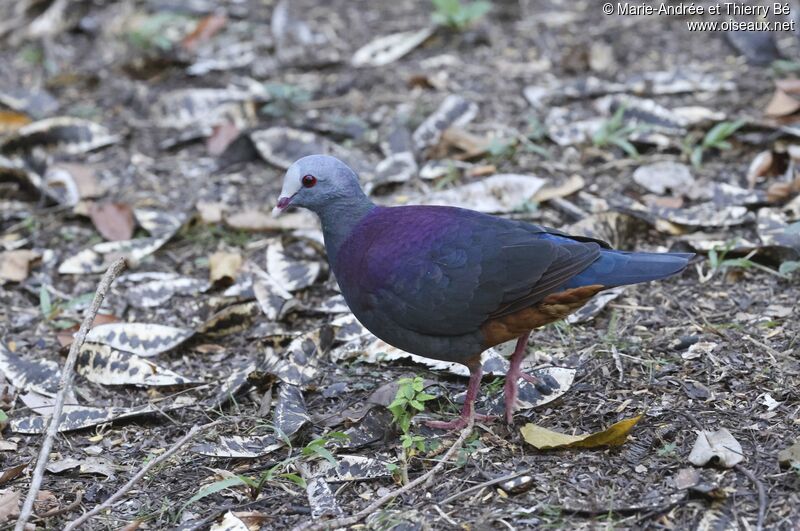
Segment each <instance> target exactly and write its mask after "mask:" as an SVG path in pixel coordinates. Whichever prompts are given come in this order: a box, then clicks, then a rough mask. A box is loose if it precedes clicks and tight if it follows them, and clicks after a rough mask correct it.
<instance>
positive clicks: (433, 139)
mask: <svg viewBox="0 0 800 531" xmlns="http://www.w3.org/2000/svg"><path fill="white" fill-rule="evenodd" d="M477 115H478V105H477V104H476V103H475V102H472V101H469V100H467V99H465V98H463V97H461V96H457V95H454V94H453V95H450V96H447V97H446V98H445V99H444V101H442V103H441V104H440V105H439V107H438V108H437V109H436V110H435V111H434V112H433V114H431V115H430V116H428V117H427V118H426V119H425V121H423V122H422V123H421V124H420V125H419V127H417V129H416V130H415V131H414V133H413V134H412V135H411V136H412V139H413V140H414V147H415V149H416V150H417V151H423V150H425V149H427V148H429V147H431V146H434V145H436V144H437V143H438V142H439V140H440V139H441V138H442V133H444V131H445V130H446V129H447V128H448V127H452V126H463V125H466V124H468V123H469V122H471V121H472V120H473V119H474V118H475V117H476V116H477Z"/></svg>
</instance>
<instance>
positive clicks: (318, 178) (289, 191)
mask: <svg viewBox="0 0 800 531" xmlns="http://www.w3.org/2000/svg"><path fill="white" fill-rule="evenodd" d="M363 197H364V192H362V191H361V186H360V185H359V183H358V176H357V175H356V173H355V172H354V171H353V170H351V169H350V168H349V167H348V166H347V164H345V163H344V162H342V161H341V160H339V159H337V158H335V157H330V156H328V155H310V156H308V157H303V158H302V159H300V160H298V161H296V162H295V163H294V164H292V165H291V166H290V167H289V169H288V170H286V175H285V176H284V177H283V188H282V189H281V195H280V198H279V199H278V206H276V207H275V208H274V209H273V210H272V215H273V216H278V215H280V213H281V212H283V211H284V210H285V209H286V208H287V207H288V206H289V205H291V206H298V207H304V208H307V209H309V210H311V211H313V212H316V213H317V214H319V213H321V212H322V211H323V209H325V208H326V207H328V206H330V205H339V204H346V203H349V202H351V201H354V200H359V199H361V198H363Z"/></svg>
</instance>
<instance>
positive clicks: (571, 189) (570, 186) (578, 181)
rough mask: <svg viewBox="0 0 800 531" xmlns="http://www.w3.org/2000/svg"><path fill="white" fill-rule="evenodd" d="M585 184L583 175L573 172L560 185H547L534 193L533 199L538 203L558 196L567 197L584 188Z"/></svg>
mask: <svg viewBox="0 0 800 531" xmlns="http://www.w3.org/2000/svg"><path fill="white" fill-rule="evenodd" d="M585 184H586V182H585V181H584V180H583V177H581V176H580V175H578V174H573V175H570V176H569V178H568V179H567V180H566V181H564V182H562V183H561V184H559V185H556V186H545V187H544V188H542V189H541V190H539V191H538V192H536V193H535V194H534V195H533V200H534V201H536V202H537V203H544V202H545V201H549V200H551V199H555V198H557V197H567V196H569V195H572V194H574V193H575V192H577V191H579V190H580V189H582V188H583V187H584V185H585Z"/></svg>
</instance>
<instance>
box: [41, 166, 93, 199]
mask: <svg viewBox="0 0 800 531" xmlns="http://www.w3.org/2000/svg"><path fill="white" fill-rule="evenodd" d="M59 172H66V173H68V174H69V175H70V177H71V178H72V181H73V182H74V183H75V186H77V187H78V195H79V196H80V198H81V199H92V198H95V197H100V196H101V195H103V194H104V193H105V190H104V187H103V186H102V185H101V184H100V182H99V181H98V180H97V168H95V167H94V166H90V165H88V164H77V163H74V162H59V163H58V164H56V165H54V166H52V167H48V168H47V177H48V178H50V177H53V176H57V175H58V173H59Z"/></svg>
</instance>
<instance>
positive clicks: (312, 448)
mask: <svg viewBox="0 0 800 531" xmlns="http://www.w3.org/2000/svg"><path fill="white" fill-rule="evenodd" d="M348 438H349V437H348V436H347V435H346V434H344V433H342V432H340V431H332V432H330V433H328V434H327V435H324V436H322V437H320V438H318V439H314V440H313V441H311V442H310V443H308V444H307V445H305V447H304V448H303V450H302V451H301V452H300V454H301V455H302V456H303V457H319V458H322V459H325V460H326V461H328V462H329V463H330V464H332V465H335V464H336V459H335V458H334V457H333V454H332V453H331V451H330V450H328V449H327V448H326V446H327V445H328V444H330V443H332V442H335V441H343V440H347V439H348Z"/></svg>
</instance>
